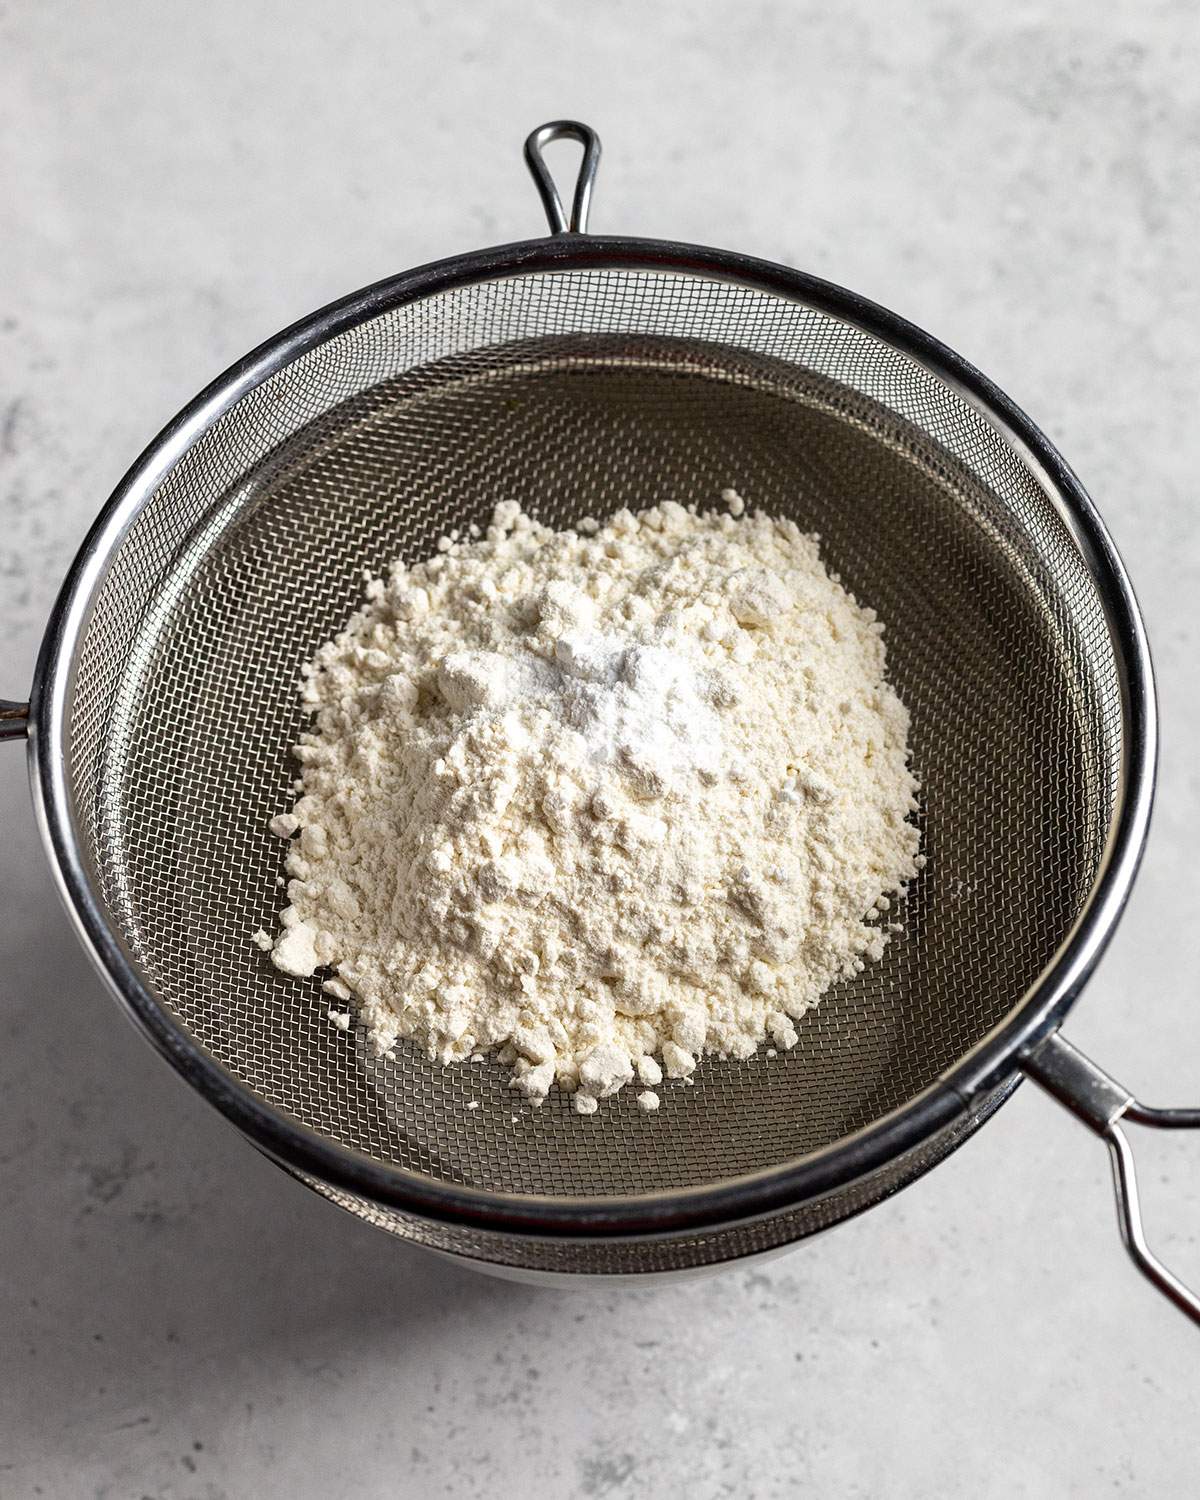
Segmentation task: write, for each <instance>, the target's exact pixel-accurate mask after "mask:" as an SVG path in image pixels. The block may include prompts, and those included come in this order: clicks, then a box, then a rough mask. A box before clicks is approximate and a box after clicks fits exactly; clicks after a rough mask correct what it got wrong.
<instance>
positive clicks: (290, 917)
mask: <svg viewBox="0 0 1200 1500" xmlns="http://www.w3.org/2000/svg"><path fill="white" fill-rule="evenodd" d="M724 498H725V500H726V503H727V507H728V511H729V512H730V513H729V514H716V513H707V512H706V513H699V512H697V510H696V509H695V508H694V507H691V508H687V509H685V508H684V507H682V506H680V505H676V504H673V503H667V504H663V505H659V506H656V507H654V508H653V509H652V510H647V511H644V512H642V513H641V514H640V515H633V514H631V513H630V512H629V511H627V510H623V511H619V512H618V513H617V514H616V515H614V516H613V517H612V518H611V519H610V520H609V521H608V522H607V523H606V524H605V525H603V526H597V524H596V523H595V522H585V523H583V524H581V526H580V527H579V528H578V530H576V531H551V530H549V529H548V528H546V527H544V526H540V525H538V524H537V523H535V522H534V521H532V520H530V518H529V517H528V516H526V515H523V514H522V513H521V510H520V508H519V507H518V506H517V505H516V504H514V503H512V502H505V503H503V504H501V505H499V506H497V508H496V512H495V516H494V519H493V523H492V525H491V526H490V527H489V528H488V530H487V534H486V536H485V537H484V538H483V539H482V540H479V541H459V540H458V539H457V537H455V538H453V539H444V540H443V541H442V543H441V544H440V555H439V556H437V557H434V558H433V559H432V560H430V561H429V562H425V563H421V564H419V565H418V566H416V567H412V568H408V567H404V566H397V567H395V568H394V569H393V570H392V572H391V575H390V577H389V578H388V579H387V581H386V582H384V581H375V582H373V583H371V584H370V585H369V586H368V588H367V601H368V602H367V603H366V605H365V606H364V608H363V609H361V610H360V611H359V612H358V613H357V614H356V615H355V616H354V617H353V618H352V619H351V621H350V622H349V624H348V625H347V627H346V629H345V630H344V631H343V632H342V633H341V634H340V635H338V636H337V637H336V638H335V639H334V640H333V641H331V642H330V643H329V644H328V645H327V646H325V647H323V648H322V649H321V650H320V651H319V652H318V653H317V655H316V658H315V659H314V661H313V662H312V663H311V664H310V665H309V666H308V667H307V668H306V669H305V685H304V702H305V704H306V706H307V707H308V708H309V709H310V710H311V711H312V713H313V714H314V715H315V719H314V724H313V728H312V729H311V731H309V732H307V733H306V734H304V735H303V736H302V738H301V741H300V743H299V745H298V746H297V747H296V750H295V754H296V756H297V758H298V759H299V761H300V762H301V765H302V767H303V773H302V782H301V783H300V784H298V785H299V788H300V789H301V791H302V795H301V796H300V798H299V800H298V801H297V802H296V804H295V806H294V807H293V808H292V810H291V812H290V813H285V814H282V815H281V816H280V817H278V818H276V819H275V820H274V822H273V824H272V827H273V828H274V830H275V831H276V832H277V833H279V834H281V835H282V836H285V837H290V836H291V835H293V834H295V833H297V832H298V835H299V836H298V837H297V838H296V839H295V841H294V842H293V844H292V846H291V849H290V851H289V854H288V860H287V869H288V874H289V875H290V876H291V880H290V882H289V885H288V897H289V900H290V902H291V904H290V905H289V906H288V907H287V909H286V910H284V911H283V912H282V913H281V914H280V922H281V931H280V933H279V935H278V936H277V937H276V939H275V942H274V948H273V952H272V957H273V959H274V962H275V963H276V965H277V966H278V967H279V968H280V969H282V970H283V971H284V972H285V973H288V974H295V975H308V974H312V973H313V972H315V970H316V969H318V968H320V967H323V966H327V967H328V968H330V969H332V970H335V971H336V977H331V978H330V979H329V980H327V982H326V986H325V987H326V989H327V990H328V992H329V993H330V994H331V995H333V996H334V997H335V998H337V999H339V1000H346V999H349V998H351V997H353V998H354V999H355V1000H356V1001H357V1006H358V1017H359V1020H360V1022H361V1023H362V1025H364V1026H365V1027H366V1029H367V1031H368V1033H369V1035H370V1037H371V1040H372V1042H373V1044H374V1046H375V1048H376V1049H377V1050H378V1051H379V1052H386V1051H388V1050H389V1049H390V1048H391V1047H392V1046H393V1045H394V1043H395V1042H396V1040H397V1039H398V1038H400V1037H411V1038H413V1039H414V1040H415V1041H417V1042H418V1043H420V1044H421V1045H422V1046H424V1047H425V1048H426V1049H427V1051H428V1053H429V1056H430V1057H431V1058H435V1059H438V1060H440V1061H442V1062H452V1061H459V1060H464V1059H466V1058H469V1057H471V1055H472V1054H478V1053H479V1052H480V1051H490V1050H492V1049H497V1051H498V1056H499V1060H500V1061H501V1062H502V1063H503V1064H504V1065H506V1066H507V1067H510V1068H511V1070H512V1083H513V1087H515V1088H517V1089H519V1090H520V1092H521V1093H522V1094H524V1095H525V1096H526V1097H527V1098H528V1099H530V1100H532V1101H533V1102H534V1103H540V1102H541V1101H542V1099H544V1098H545V1096H546V1093H547V1091H548V1090H549V1088H550V1087H551V1085H552V1084H553V1083H555V1082H557V1083H558V1085H559V1087H560V1088H561V1089H563V1090H566V1091H571V1092H574V1093H575V1095H576V1098H575V1104H576V1108H577V1109H578V1110H579V1112H580V1113H581V1114H590V1113H592V1112H593V1111H594V1110H595V1108H596V1100H597V1099H602V1098H605V1097H606V1096H608V1095H610V1094H613V1093H615V1092H616V1091H617V1090H618V1089H621V1088H623V1087H624V1086H625V1085H626V1084H628V1083H631V1082H632V1081H633V1080H634V1078H635V1077H636V1078H637V1079H638V1080H639V1082H640V1083H641V1084H643V1085H645V1084H657V1083H659V1082H660V1081H661V1078H662V1076H663V1074H664V1073H665V1074H666V1076H667V1077H668V1078H676V1079H678V1078H686V1077H687V1076H688V1075H689V1074H690V1073H691V1072H692V1071H693V1070H694V1068H695V1066H696V1060H697V1058H699V1057H700V1056H701V1055H702V1054H703V1053H705V1052H714V1053H716V1054H718V1055H719V1056H721V1057H732V1058H742V1059H744V1058H748V1057H749V1056H750V1055H751V1054H752V1053H753V1052H754V1051H755V1049H756V1048H757V1047H758V1046H759V1045H760V1043H762V1042H763V1041H764V1040H770V1041H771V1042H772V1043H773V1044H774V1046H775V1047H776V1048H788V1047H792V1046H794V1045H795V1043H796V1040H797V1033H796V1029H795V1026H794V1024H793V1023H794V1022H795V1021H796V1020H798V1019H799V1018H800V1017H801V1016H802V1015H803V1014H804V1013H805V1011H807V1010H809V1009H810V1008H811V1007H812V1006H814V1005H815V1004H816V1003H817V1001H818V1000H819V998H820V996H821V994H822V993H823V992H824V991H825V990H826V989H827V988H828V987H829V985H831V984H832V983H834V982H835V981H836V980H838V979H840V978H842V977H843V976H849V975H852V974H854V973H855V972H857V971H860V970H861V969H862V968H863V967H864V965H865V964H866V963H867V961H868V960H871V959H877V958H879V957H880V955H881V954H882V952H883V948H884V944H885V943H886V942H887V940H888V935H889V932H892V931H897V930H898V925H897V924H896V923H895V922H887V921H886V920H885V919H884V917H883V915H882V914H883V913H885V912H887V911H888V910H889V907H890V904H891V903H890V898H891V897H892V896H894V895H896V894H897V893H903V891H904V889H905V885H906V882H908V881H909V880H911V879H912V878H913V877H914V875H915V874H916V871H917V868H918V865H919V864H921V863H923V859H922V856H921V855H920V854H919V853H918V848H919V843H920V837H919V834H918V832H917V829H916V828H915V827H914V826H913V824H912V823H911V822H909V821H908V817H909V814H910V813H912V811H913V810H914V808H915V806H916V801H915V792H916V783H915V781H914V779H913V776H912V774H911V772H910V770H909V768H908V752H907V744H906V740H907V733H908V715H907V712H906V711H905V709H904V706H903V705H902V704H901V702H900V701H899V699H898V698H897V696H896V694H895V692H894V691H893V690H892V688H891V687H890V686H889V685H888V683H887V682H886V681H885V680H884V644H883V639H882V631H883V627H882V625H880V623H879V622H878V621H877V620H876V618H875V614H874V612H873V611H872V610H870V609H866V608H864V607H862V606H861V605H859V604H858V603H856V601H855V600H854V599H853V598H852V597H851V595H850V594H848V593H847V592H846V590H845V589H844V588H842V587H841V585H840V584H839V583H838V582H837V581H836V579H833V578H831V577H830V576H829V574H828V573H826V571H825V569H824V568H823V567H822V565H821V561H820V557H819V555H818V547H817V538H816V537H813V536H805V535H803V534H802V533H801V532H800V531H799V530H798V529H797V528H796V526H795V525H794V524H793V523H792V522H790V521H779V520H773V519H771V518H770V517H769V516H766V515H763V514H760V513H756V514H753V515H749V516H746V515H743V511H744V506H743V503H742V501H741V500H740V498H739V497H738V496H737V495H736V494H735V493H734V492H733V491H726V492H725V495H724ZM640 1097H641V1100H642V1102H643V1107H645V1108H649V1109H653V1108H655V1107H656V1106H657V1097H656V1096H655V1095H654V1094H653V1093H652V1092H648V1093H643V1094H642V1095H641V1096H640ZM651 1100H653V1101H654V1102H653V1103H650V1101H651Z"/></svg>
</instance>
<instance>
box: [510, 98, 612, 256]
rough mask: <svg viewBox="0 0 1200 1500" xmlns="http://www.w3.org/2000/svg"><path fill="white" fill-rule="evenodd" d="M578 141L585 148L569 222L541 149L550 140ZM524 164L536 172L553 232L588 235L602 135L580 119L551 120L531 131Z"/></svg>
mask: <svg viewBox="0 0 1200 1500" xmlns="http://www.w3.org/2000/svg"><path fill="white" fill-rule="evenodd" d="M561 140H572V141H578V142H579V144H580V145H581V146H582V147H583V160H582V161H581V162H580V164H579V175H578V177H576V179H575V197H574V200H573V201H572V203H571V218H570V220H569V221H568V219H567V216H566V213H565V211H564V210H563V205H562V199H561V198H560V197H559V195H558V189H557V188H556V187H555V186H554V179H553V177H551V175H550V169H549V167H547V165H546V159H545V157H544V156H543V155H542V148H543V147H544V146H546V145H548V144H549V143H550V142H551V141H561ZM525 165H526V166H527V167H528V168H529V170H530V172H531V173H532V175H533V180H534V183H535V184H536V186H537V190H538V196H539V197H540V198H541V200H542V207H543V208H544V209H545V210H546V218H547V219H548V220H549V223H550V233H551V234H586V233H587V219H588V208H589V207H590V205H591V201H592V187H593V185H594V184H595V181H596V171H597V168H598V167H599V166H600V137H599V136H598V135H597V134H596V132H595V131H594V130H593V129H592V128H591V126H590V125H582V124H580V122H579V121H578V120H551V121H550V122H549V123H548V124H546V125H539V126H538V127H537V129H536V130H533V131H530V133H529V136H528V138H527V139H526V141H525Z"/></svg>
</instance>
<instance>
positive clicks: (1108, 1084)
mask: <svg viewBox="0 0 1200 1500" xmlns="http://www.w3.org/2000/svg"><path fill="white" fill-rule="evenodd" d="M1021 1066H1022V1068H1023V1069H1024V1071H1025V1072H1026V1074H1028V1076H1029V1077H1030V1078H1032V1079H1033V1081H1034V1082H1035V1083H1038V1084H1040V1085H1041V1087H1042V1088H1044V1089H1045V1090H1046V1092H1047V1093H1048V1094H1050V1095H1051V1096H1052V1097H1053V1098H1055V1099H1057V1100H1058V1102H1059V1103H1060V1104H1065V1105H1066V1107H1067V1108H1068V1109H1069V1110H1070V1111H1071V1113H1072V1114H1074V1115H1077V1116H1078V1117H1079V1119H1081V1120H1082V1121H1083V1122H1084V1124H1085V1125H1087V1126H1088V1128H1089V1129H1090V1130H1092V1131H1094V1132H1095V1134H1096V1135H1098V1136H1099V1137H1100V1138H1101V1140H1103V1141H1104V1142H1105V1143H1106V1144H1107V1146H1108V1153H1109V1157H1110V1159H1111V1161H1112V1173H1113V1188H1114V1190H1115V1192H1116V1195H1117V1220H1118V1222H1119V1224H1120V1226H1121V1238H1122V1240H1124V1242H1125V1248H1126V1250H1128V1251H1129V1254H1130V1256H1131V1257H1132V1258H1133V1263H1134V1264H1135V1265H1136V1266H1137V1268H1138V1270H1139V1271H1141V1273H1142V1275H1143V1276H1145V1277H1147V1278H1148V1279H1149V1280H1150V1281H1152V1282H1153V1283H1154V1285H1155V1286H1156V1287H1157V1288H1158V1290H1159V1291H1160V1292H1162V1294H1163V1296H1164V1297H1167V1298H1169V1300H1170V1301H1171V1302H1173V1303H1174V1304H1175V1306H1176V1307H1177V1308H1179V1310H1180V1312H1182V1313H1184V1314H1185V1315H1186V1316H1187V1317H1189V1318H1190V1319H1191V1320H1192V1322H1193V1323H1196V1324H1200V1296H1197V1295H1196V1293H1195V1292H1193V1291H1192V1289H1191V1288H1190V1287H1188V1286H1185V1285H1184V1283H1183V1282H1182V1281H1180V1279H1179V1277H1178V1276H1176V1275H1175V1273H1174V1272H1173V1271H1170V1270H1168V1269H1167V1267H1166V1266H1164V1265H1163V1263H1162V1261H1161V1260H1159V1258H1158V1256H1157V1255H1155V1253H1154V1251H1153V1250H1151V1249H1150V1246H1149V1245H1148V1244H1147V1243H1146V1231H1145V1227H1144V1225H1143V1224H1142V1206H1141V1199H1140V1197H1139V1195H1138V1184H1137V1171H1136V1169H1135V1167H1134V1160H1133V1147H1132V1146H1131V1145H1130V1144H1129V1137H1128V1136H1127V1135H1126V1134H1125V1132H1124V1131H1123V1130H1122V1129H1121V1125H1120V1122H1121V1121H1122V1120H1127V1121H1129V1122H1130V1123H1131V1124H1135V1125H1150V1126H1154V1127H1155V1128H1157V1129H1159V1130H1200V1109H1155V1108H1153V1107H1152V1106H1150V1105H1148V1104H1141V1103H1139V1101H1138V1100H1137V1099H1135V1098H1134V1097H1133V1095H1132V1094H1131V1093H1130V1092H1129V1090H1128V1089H1127V1088H1124V1087H1122V1085H1121V1084H1119V1083H1118V1082H1117V1081H1116V1079H1114V1078H1111V1077H1109V1075H1108V1074H1107V1073H1106V1072H1105V1071H1104V1070H1103V1068H1098V1067H1097V1066H1096V1064H1095V1063H1094V1062H1092V1060H1091V1058H1089V1057H1085V1056H1084V1054H1083V1053H1082V1052H1080V1051H1079V1049H1078V1048H1077V1047H1073V1046H1072V1045H1071V1043H1070V1042H1068V1041H1067V1040H1066V1039H1065V1038H1064V1037H1061V1036H1059V1035H1058V1034H1057V1032H1056V1033H1055V1034H1054V1035H1053V1036H1051V1037H1049V1038H1048V1039H1047V1040H1046V1041H1045V1042H1043V1043H1042V1045H1041V1046H1040V1047H1038V1048H1037V1050H1036V1051H1034V1052H1033V1053H1031V1054H1030V1055H1029V1056H1027V1057H1025V1058H1023V1059H1022V1062H1021Z"/></svg>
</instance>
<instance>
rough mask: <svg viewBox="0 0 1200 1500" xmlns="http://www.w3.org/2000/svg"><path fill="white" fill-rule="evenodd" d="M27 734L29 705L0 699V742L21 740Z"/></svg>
mask: <svg viewBox="0 0 1200 1500" xmlns="http://www.w3.org/2000/svg"><path fill="white" fill-rule="evenodd" d="M28 733H29V704H28V703H10V702H9V700H8V699H7V698H0V740H23V739H24V738H25V736H26V735H27V734H28Z"/></svg>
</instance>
